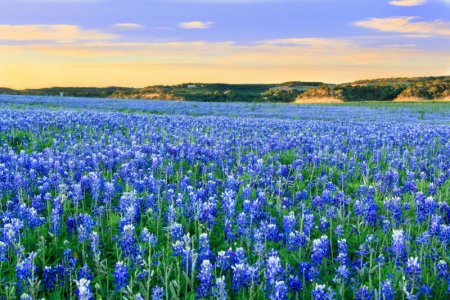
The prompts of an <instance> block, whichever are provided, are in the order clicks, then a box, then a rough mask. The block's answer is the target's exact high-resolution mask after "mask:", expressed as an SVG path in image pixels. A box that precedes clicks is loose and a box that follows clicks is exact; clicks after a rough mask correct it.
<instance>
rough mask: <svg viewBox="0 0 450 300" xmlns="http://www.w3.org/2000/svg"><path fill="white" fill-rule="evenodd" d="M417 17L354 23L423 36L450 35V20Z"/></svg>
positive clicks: (368, 20)
mask: <svg viewBox="0 0 450 300" xmlns="http://www.w3.org/2000/svg"><path fill="white" fill-rule="evenodd" d="M417 19H418V18H417V17H391V18H371V19H367V20H363V21H359V22H356V23H354V24H355V25H356V26H359V27H364V28H370V29H375V30H378V31H383V32H396V33H405V34H413V35H416V36H417V35H422V37H423V36H436V35H439V36H450V22H445V21H441V20H434V21H416V20H417Z"/></svg>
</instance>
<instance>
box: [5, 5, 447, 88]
mask: <svg viewBox="0 0 450 300" xmlns="http://www.w3.org/2000/svg"><path fill="white" fill-rule="evenodd" d="M449 16H450V0H428V1H427V0H392V1H389V0H386V1H385V0H364V1H362V0H341V1H337V0H297V1H294V0H276V1H271V0H266V1H258V0H203V1H202V0H197V1H194V0H165V1H164V0H151V1H150V0H149V1H137V0H127V1H118V0H113V1H106V0H104V1H101V0H98V1H89V0H84V1H76V0H71V1H69V0H67V1H64V0H63V1H56V0H54V1H51V0H47V1H44V0H23V1H22V0H19V1H17V0H15V1H10V0H0V66H1V65H2V64H3V68H0V85H7V86H13V87H25V86H27V87H28V86H33V87H35V86H36V87H37V86H52V85H98V86H104V85H110V84H114V85H130V86H145V85H150V84H173V83H180V82H188V81H208V82H211V81H215V82H217V81H221V82H280V81H286V80H323V81H333V82H344V81H350V80H355V79H363V78H367V77H369V78H374V77H389V76H420V75H445V74H450V63H449V62H450V20H449ZM43 68H45V69H46V72H45V73H43V71H42V69H43ZM80 74H83V75H82V76H81V75H80Z"/></svg>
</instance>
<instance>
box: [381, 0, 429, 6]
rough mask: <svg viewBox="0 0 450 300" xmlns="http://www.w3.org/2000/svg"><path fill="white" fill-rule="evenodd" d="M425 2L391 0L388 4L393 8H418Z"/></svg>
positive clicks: (423, 0)
mask: <svg viewBox="0 0 450 300" xmlns="http://www.w3.org/2000/svg"><path fill="white" fill-rule="evenodd" d="M427 2H428V1H427V0H393V1H391V2H389V4H390V5H394V6H418V5H423V4H425V3H427Z"/></svg>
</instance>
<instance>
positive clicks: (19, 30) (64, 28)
mask: <svg viewBox="0 0 450 300" xmlns="http://www.w3.org/2000/svg"><path fill="white" fill-rule="evenodd" d="M115 37H116V36H114V35H112V34H108V33H104V32H101V31H99V30H91V29H82V28H80V27H79V26H75V25H66V24H61V25H37V24H34V25H0V41H55V42H70V41H93V40H110V39H114V38H115Z"/></svg>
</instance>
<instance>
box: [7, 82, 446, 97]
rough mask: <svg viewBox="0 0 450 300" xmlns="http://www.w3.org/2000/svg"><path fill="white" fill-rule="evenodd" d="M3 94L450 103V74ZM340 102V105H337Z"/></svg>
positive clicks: (24, 91)
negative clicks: (444, 101)
mask: <svg viewBox="0 0 450 300" xmlns="http://www.w3.org/2000/svg"><path fill="white" fill-rule="evenodd" d="M0 94H13V95H39V96H44V95H48V96H61V95H63V96H69V97H95V98H127V99H149V100H152V99H161V100H183V101H210V102H219V101H220V102H234V101H244V102H264V101H267V102H294V101H295V102H297V103H301V102H305V103H308V102H311V101H313V100H314V99H319V100H321V101H322V102H326V101H332V102H352V101H394V100H408V99H409V100H441V99H450V76H438V77H413V78H381V79H371V80H358V81H355V82H349V83H344V84H329V83H323V82H302V81H291V82H284V83H280V84H225V83H184V84H179V85H155V86H148V87H145V88H127V87H106V88H96V87H80V88H79V87H52V88H44V89H26V90H13V89H8V88H0ZM334 100H336V101H334Z"/></svg>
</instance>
